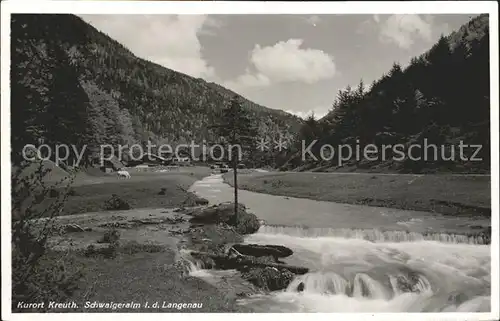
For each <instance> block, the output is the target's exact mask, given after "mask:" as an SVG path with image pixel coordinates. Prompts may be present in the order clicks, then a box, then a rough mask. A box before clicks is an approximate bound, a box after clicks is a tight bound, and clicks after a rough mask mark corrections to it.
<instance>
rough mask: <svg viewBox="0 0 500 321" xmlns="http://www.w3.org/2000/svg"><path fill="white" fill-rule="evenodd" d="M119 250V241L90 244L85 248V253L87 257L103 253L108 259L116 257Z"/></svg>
mask: <svg viewBox="0 0 500 321" xmlns="http://www.w3.org/2000/svg"><path fill="white" fill-rule="evenodd" d="M117 251H118V243H117V242H114V243H109V244H90V245H89V246H87V248H86V249H85V252H84V255H85V256H87V257H95V256H99V255H102V256H104V257H105V258H107V259H114V258H115V257H116V254H117Z"/></svg>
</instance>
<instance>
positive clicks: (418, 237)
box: [259, 225, 488, 244]
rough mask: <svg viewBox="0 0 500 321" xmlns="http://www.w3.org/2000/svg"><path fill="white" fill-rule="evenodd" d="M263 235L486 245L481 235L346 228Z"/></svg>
mask: <svg viewBox="0 0 500 321" xmlns="http://www.w3.org/2000/svg"><path fill="white" fill-rule="evenodd" d="M259 233H263V234H283V235H289V236H296V237H338V238H345V239H360V240H366V241H371V242H416V241H437V242H442V243H455V244H488V242H487V240H486V239H485V238H484V237H483V236H481V235H458V234H448V233H418V232H409V231H404V230H401V231H381V230H378V229H347V228H340V229H335V228H307V227H306V228H304V227H290V226H271V225H264V226H262V227H261V228H260V229H259Z"/></svg>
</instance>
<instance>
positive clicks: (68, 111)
mask: <svg viewBox="0 0 500 321" xmlns="http://www.w3.org/2000/svg"><path fill="white" fill-rule="evenodd" d="M11 35H12V36H11V39H12V48H11V59H12V70H11V88H12V99H11V106H12V126H11V128H12V146H13V149H14V151H16V150H19V151H20V147H21V146H24V145H25V144H27V143H36V142H37V141H38V140H39V139H40V138H42V139H43V140H44V142H45V143H48V144H57V143H65V144H76V145H82V144H87V145H89V146H97V145H99V144H129V145H131V144H134V143H142V144H145V143H146V142H147V141H148V140H149V141H151V142H152V143H155V144H162V143H168V144H171V145H175V144H179V143H189V142H191V141H192V140H194V141H195V142H196V143H202V140H203V139H206V140H207V142H208V143H210V142H211V141H213V140H215V139H216V137H214V133H213V132H212V130H211V129H210V128H209V125H210V124H211V123H213V121H214V117H218V115H219V114H220V111H221V110H222V108H223V107H224V106H225V105H226V104H227V103H228V102H229V100H230V99H231V98H232V96H234V95H236V94H235V93H234V92H232V91H230V90H228V89H226V88H223V87H220V86H219V85H216V84H214V83H207V82H206V81H204V80H202V79H196V78H193V77H190V76H187V75H185V74H182V73H179V72H176V71H173V70H170V69H168V68H164V67H162V66H159V65H157V64H154V63H151V62H149V61H146V60H143V59H140V58H137V57H136V56H134V54H133V53H131V52H130V51H129V50H128V49H127V48H125V47H124V46H122V45H121V44H119V43H118V42H116V41H114V40H113V39H111V38H110V37H108V36H107V35H105V34H104V33H102V32H100V31H98V30H96V29H95V28H93V27H92V26H91V25H89V24H87V23H85V22H84V21H83V20H81V19H80V18H79V17H77V16H74V15H42V14H37V15H29V14H27V15H24V14H23V15H13V17H12V24H11ZM241 99H242V100H243V101H244V103H243V106H244V108H246V109H247V110H249V111H250V114H251V116H252V117H253V119H254V120H255V122H256V124H257V126H258V127H259V129H260V131H261V132H269V133H271V134H276V133H277V132H278V131H280V132H282V133H285V134H286V135H293V133H296V132H297V131H298V128H299V127H300V124H301V120H300V119H299V118H297V117H295V116H293V115H290V114H287V113H285V112H282V111H278V110H274V109H269V108H265V107H263V106H260V105H257V104H255V103H253V102H251V101H249V100H246V99H244V98H243V97H241Z"/></svg>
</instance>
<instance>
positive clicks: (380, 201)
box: [223, 172, 491, 216]
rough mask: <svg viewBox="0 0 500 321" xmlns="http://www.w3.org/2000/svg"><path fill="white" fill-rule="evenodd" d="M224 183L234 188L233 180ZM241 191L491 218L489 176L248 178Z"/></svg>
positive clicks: (280, 175)
mask: <svg viewBox="0 0 500 321" xmlns="http://www.w3.org/2000/svg"><path fill="white" fill-rule="evenodd" d="M223 177H224V181H225V182H226V183H229V184H230V185H232V182H233V178H232V174H231V175H227V174H226V175H224V176H223ZM238 187H239V188H240V189H244V190H249V191H253V192H259V193H267V194H272V195H281V196H288V197H298V198H307V199H313V200H318V201H330V202H338V203H347V204H359V205H368V206H382V207H389V208H397V209H404V210H416V211H426V212H436V213H441V214H446V215H467V216H469V215H471V216H490V215H491V199H490V195H491V191H490V177H489V176H457V175H405V174H394V175H385V174H372V173H370V174H367V173H359V174H357V173H354V174H351V173H312V172H286V173H281V172H274V173H272V172H269V173H256V172H251V173H250V172H246V173H240V174H239V175H238Z"/></svg>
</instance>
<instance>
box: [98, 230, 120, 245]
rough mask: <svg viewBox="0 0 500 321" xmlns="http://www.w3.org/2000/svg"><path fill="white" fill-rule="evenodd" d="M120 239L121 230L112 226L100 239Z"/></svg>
mask: <svg viewBox="0 0 500 321" xmlns="http://www.w3.org/2000/svg"><path fill="white" fill-rule="evenodd" d="M119 239H120V231H118V230H117V229H115V228H111V229H109V230H107V231H106V232H104V235H103V236H102V238H101V239H100V240H99V241H98V242H99V243H117V242H118V240H119Z"/></svg>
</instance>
